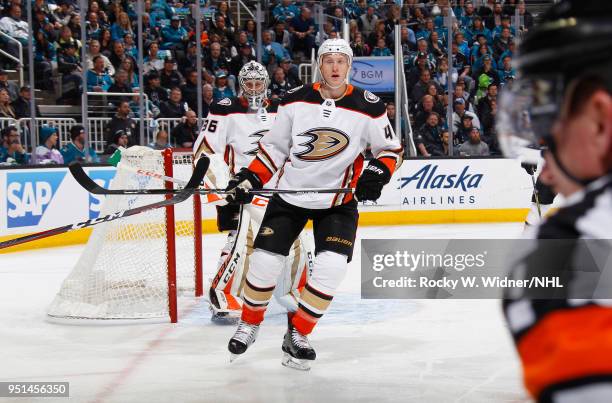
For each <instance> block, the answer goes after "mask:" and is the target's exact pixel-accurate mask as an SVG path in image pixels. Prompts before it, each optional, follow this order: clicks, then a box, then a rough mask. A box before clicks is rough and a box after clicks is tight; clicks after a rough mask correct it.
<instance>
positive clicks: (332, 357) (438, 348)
mask: <svg viewBox="0 0 612 403" xmlns="http://www.w3.org/2000/svg"><path fill="white" fill-rule="evenodd" d="M521 231H522V225H518V224H487V225H428V226H405V227H365V228H360V229H359V236H360V238H415V237H419V238H489V239H490V238H514V237H516V236H518V235H519V234H520V233H521ZM223 243H224V237H223V236H221V235H207V236H205V237H204V245H205V249H206V251H205V254H204V262H205V271H206V275H205V278H208V277H210V276H211V275H212V273H211V272H212V270H213V268H214V267H213V266H214V262H216V260H217V254H218V250H219V249H220V248H221V246H222V245H223ZM356 246H357V248H356V250H355V256H356V259H354V260H353V262H352V263H351V264H350V267H349V272H348V275H347V278H346V279H345V281H344V282H343V284H342V286H341V287H340V289H339V291H338V294H337V296H336V298H335V299H334V302H333V303H332V305H331V309H330V311H329V312H328V314H327V315H326V316H325V317H324V318H323V319H322V320H321V321H320V323H319V325H318V326H317V328H316V329H315V332H314V333H313V335H312V336H311V342H312V344H313V346H314V347H315V349H316V350H317V360H316V362H315V363H314V364H313V365H312V370H311V371H309V372H307V373H304V372H300V371H294V370H290V369H287V368H285V367H283V366H282V365H281V355H282V354H281V348H280V347H281V343H282V337H283V334H284V332H285V321H286V319H285V315H284V314H283V313H282V309H281V308H280V307H279V306H278V305H275V304H274V303H273V305H272V306H271V307H270V309H269V312H268V315H267V317H266V321H265V322H264V324H263V325H262V329H261V331H260V333H259V338H258V340H257V342H256V343H255V344H254V345H253V346H252V347H251V349H250V350H249V351H248V352H247V353H246V354H245V355H244V356H243V357H240V358H239V359H238V360H236V361H235V362H234V363H232V364H229V353H228V351H227V341H228V340H229V338H230V336H231V335H232V334H233V331H234V327H233V326H219V325H215V324H212V323H211V322H210V313H209V311H208V308H207V304H206V302H205V301H203V300H200V301H195V300H193V299H189V298H185V299H183V300H181V301H180V306H181V310H180V312H179V323H178V324H176V325H172V324H136V325H114V326H91V325H89V326H87V325H85V326H84V325H78V326H77V325H74V326H70V325H59V324H55V323H49V322H48V321H47V317H46V314H45V310H46V308H47V306H48V304H49V303H50V302H51V300H52V299H53V296H54V295H55V293H56V292H57V291H58V290H59V287H60V284H61V282H62V281H63V279H64V278H65V277H66V276H67V274H68V272H69V271H70V270H71V268H72V266H73V265H74V263H75V262H76V260H77V258H78V256H79V254H80V253H81V251H82V250H83V247H65V248H55V249H47V250H39V251H31V252H21V253H14V254H8V255H0V308H1V309H0V323H2V326H1V327H0V346H1V347H2V353H1V357H0V381H69V382H70V395H71V399H70V401H72V402H97V403H99V402H265V403H275V402H279V403H284V402H295V403H297V402H426V403H429V402H519V401H527V400H528V399H527V398H526V396H525V393H524V391H523V388H522V385H521V379H520V369H519V366H518V362H517V359H516V355H515V351H514V347H513V346H512V343H511V339H510V337H509V335H508V332H507V331H506V329H505V325H504V323H503V320H502V315H501V309H500V304H499V301H494V300H413V301H400V300H361V299H360V297H359V287H360V268H359V261H360V259H359V258H358V256H359V243H357V245H356ZM135 252H136V251H135ZM142 253H145V252H144V251H142ZM13 400H14V399H11V400H10V401H13ZM0 401H3V400H2V398H0ZM28 401H41V402H52V401H62V402H64V401H67V400H66V399H49V398H45V399H28V398H24V399H21V400H20V402H28Z"/></svg>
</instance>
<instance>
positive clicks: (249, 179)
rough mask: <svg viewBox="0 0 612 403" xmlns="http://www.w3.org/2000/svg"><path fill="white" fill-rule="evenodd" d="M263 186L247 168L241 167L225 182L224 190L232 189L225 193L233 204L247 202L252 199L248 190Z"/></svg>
mask: <svg viewBox="0 0 612 403" xmlns="http://www.w3.org/2000/svg"><path fill="white" fill-rule="evenodd" d="M262 187H263V184H262V183H261V180H259V178H258V177H257V175H255V173H253V172H252V171H249V170H248V169H247V168H242V169H241V170H240V172H238V173H237V174H236V175H234V176H233V177H232V178H231V179H230V181H229V183H228V184H227V188H226V190H228V191H232V192H231V193H229V194H228V195H227V201H228V202H229V203H233V204H249V203H250V202H251V201H252V200H253V195H252V194H251V193H250V192H249V191H250V190H259V189H261V188H262Z"/></svg>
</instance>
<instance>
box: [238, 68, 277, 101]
mask: <svg viewBox="0 0 612 403" xmlns="http://www.w3.org/2000/svg"><path fill="white" fill-rule="evenodd" d="M238 83H239V84H240V89H241V90H242V95H243V96H244V97H245V98H246V99H247V100H248V101H249V108H250V109H253V110H258V109H259V108H260V107H261V106H262V104H263V101H264V99H266V94H267V92H268V86H269V85H270V78H269V77H268V71H267V70H266V69H265V67H264V66H262V65H261V64H259V63H257V62H253V61H251V62H248V63H246V64H245V65H244V66H242V68H241V69H240V72H239V73H238Z"/></svg>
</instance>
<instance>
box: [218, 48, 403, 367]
mask: <svg viewBox="0 0 612 403" xmlns="http://www.w3.org/2000/svg"><path fill="white" fill-rule="evenodd" d="M352 58H353V52H352V50H351V48H350V46H349V44H348V43H347V42H346V41H345V40H342V39H330V40H327V41H325V42H324V43H323V44H322V45H321V47H320V49H319V54H318V62H319V69H320V72H321V76H322V80H321V82H319V83H315V84H314V85H308V86H303V87H299V88H296V89H294V90H292V91H290V92H289V93H288V94H287V96H286V97H285V98H284V99H283V100H282V101H281V105H280V106H279V108H278V112H277V115H276V120H275V122H274V125H273V126H272V128H271V129H270V131H269V132H268V133H267V134H266V135H265V136H264V137H263V138H262V139H261V140H260V142H259V151H258V153H257V155H256V157H255V159H254V160H253V162H251V164H250V165H249V167H248V169H243V170H241V171H240V172H238V173H237V174H236V175H235V176H234V177H233V178H232V180H231V181H230V184H229V186H228V189H229V190H234V193H233V195H231V196H229V197H232V198H233V199H234V200H236V201H238V202H243V203H248V202H249V201H250V199H251V197H252V196H251V195H250V193H249V190H251V189H259V188H261V187H262V186H263V185H264V184H265V183H269V181H270V179H271V178H272V176H274V175H275V174H276V173H277V172H279V174H278V175H279V176H280V179H279V181H278V188H280V189H292V190H301V189H306V188H332V189H336V188H355V187H356V188H355V194H354V196H353V194H352V193H335V194H334V193H332V194H329V193H302V194H299V193H294V194H286V193H283V194H279V195H276V196H274V197H272V198H271V199H270V202H269V204H268V208H267V210H266V213H265V216H264V218H263V222H262V224H261V228H260V231H259V233H258V234H257V238H256V239H255V244H254V247H255V251H254V252H253V254H252V256H251V259H250V268H249V272H248V274H247V278H246V284H245V287H244V293H243V297H244V306H243V310H242V317H241V321H240V323H239V325H238V329H237V331H236V333H235V335H234V336H233V337H232V338H231V340H230V342H229V345H228V348H229V350H230V352H231V353H232V358H235V356H236V355H237V354H242V353H244V352H245V351H246V349H247V348H248V347H249V346H250V345H251V344H252V343H253V342H254V341H255V338H256V337H257V332H258V330H259V324H260V323H261V322H262V321H263V318H264V313H265V310H266V307H267V305H268V303H269V301H270V299H271V297H272V294H273V292H274V289H275V286H276V279H277V278H278V275H279V273H280V271H281V270H282V268H283V261H284V258H285V256H287V254H288V253H289V250H290V247H291V244H292V243H293V241H294V240H295V239H296V238H297V236H298V234H299V233H300V232H301V231H302V229H303V228H304V225H305V224H306V222H307V221H308V220H309V219H312V220H313V224H314V236H315V254H316V257H315V261H314V266H313V269H312V271H311V275H310V277H309V279H308V281H307V283H306V286H305V287H304V290H303V291H302V293H301V295H300V300H299V304H298V310H297V312H296V313H295V314H290V316H289V326H288V330H287V333H286V334H285V339H284V341H283V345H282V349H283V351H284V352H285V356H284V359H283V364H284V365H286V366H290V367H294V368H297V369H307V368H308V361H309V360H314V359H315V357H316V354H315V351H314V349H313V348H312V347H311V346H310V344H309V341H308V338H307V335H308V334H309V333H310V332H311V331H312V330H313V328H314V326H315V325H316V323H317V321H318V320H319V318H321V316H322V315H323V314H324V313H325V311H326V310H327V308H328V306H329V304H330V303H331V300H332V298H333V295H334V293H335V290H336V288H337V287H338V285H339V284H340V282H341V281H342V279H343V278H344V275H345V272H346V269H347V266H348V261H350V260H351V258H352V254H353V244H354V242H355V237H356V230H357V221H358V212H357V201H356V200H355V198H357V200H359V201H362V200H376V199H378V198H379V197H380V194H381V191H382V188H383V186H384V185H385V184H387V183H388V182H389V181H390V179H391V175H392V174H393V172H394V170H395V169H397V167H398V166H399V165H400V164H401V154H402V147H401V145H400V141H399V140H398V138H397V137H396V136H395V133H394V131H393V129H392V127H391V124H390V122H389V119H388V118H387V115H386V108H385V105H384V104H383V102H382V101H381V100H380V99H379V98H378V97H377V96H375V95H374V94H372V93H370V92H368V91H364V90H362V89H360V88H357V87H353V86H352V85H349V84H347V83H346V79H347V74H348V73H349V71H350V67H351V63H352ZM368 145H370V147H371V150H372V153H373V155H374V156H375V158H374V159H372V160H371V161H370V163H369V165H368V166H367V168H365V170H364V171H363V173H362V167H363V163H364V152H365V150H366V147H367V146H368ZM360 174H361V176H360ZM269 186H270V185H269Z"/></svg>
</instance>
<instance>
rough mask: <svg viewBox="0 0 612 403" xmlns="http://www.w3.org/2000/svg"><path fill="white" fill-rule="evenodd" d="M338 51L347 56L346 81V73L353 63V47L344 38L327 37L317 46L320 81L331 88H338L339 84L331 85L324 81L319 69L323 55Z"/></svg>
mask: <svg viewBox="0 0 612 403" xmlns="http://www.w3.org/2000/svg"><path fill="white" fill-rule="evenodd" d="M333 53H340V54H343V55H345V56H346V57H347V58H348V65H349V68H348V72H347V77H346V79H345V81H346V82H348V75H349V74H350V72H351V66H352V64H353V49H351V46H350V45H349V44H348V42H347V41H345V40H344V39H340V38H338V39H327V40H326V41H325V42H323V43H322V44H321V46H320V47H319V53H318V54H317V66H318V69H319V74H320V75H321V82H323V83H325V84H326V85H327V86H329V87H330V88H333V89H338V88H340V86H335V87H334V86H331V85H329V84H328V83H326V82H325V78H323V72H322V71H321V64H322V62H323V56H325V55H327V54H333Z"/></svg>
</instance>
